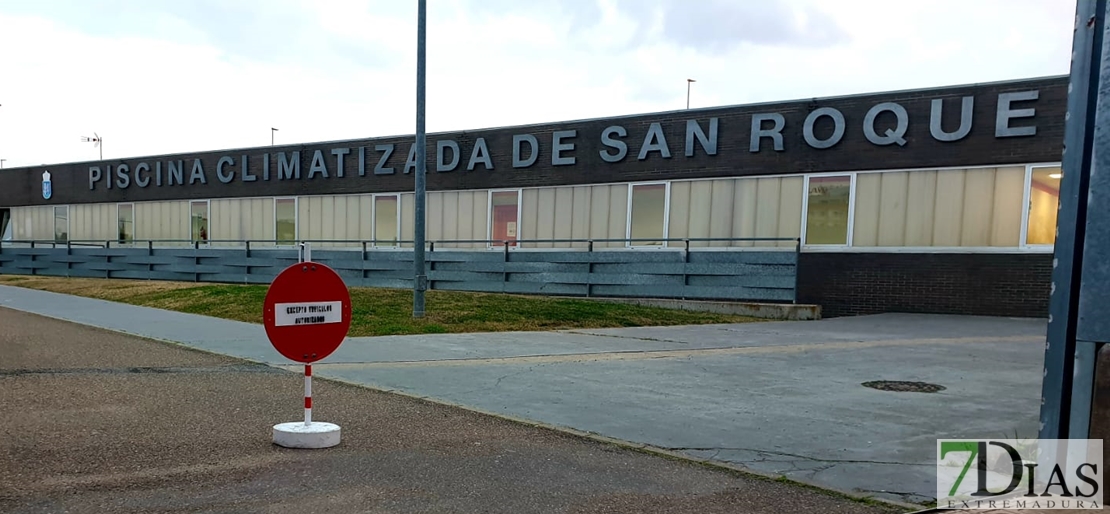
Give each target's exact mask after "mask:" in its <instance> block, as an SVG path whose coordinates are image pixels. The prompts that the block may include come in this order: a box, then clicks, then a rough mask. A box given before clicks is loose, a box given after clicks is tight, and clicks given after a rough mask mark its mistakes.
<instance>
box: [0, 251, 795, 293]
mask: <svg viewBox="0 0 1110 514" xmlns="http://www.w3.org/2000/svg"><path fill="white" fill-rule="evenodd" d="M642 241H647V242H658V243H663V242H667V243H673V242H681V243H682V245H681V246H679V245H674V246H668V247H663V246H662V245H660V246H657V247H654V248H645V247H636V246H633V247H629V248H606V249H605V250H611V251H601V250H599V249H598V248H595V244H606V243H614V242H615V243H625V244H626V245H630V244H632V243H635V242H642ZM406 242H407V241H375V240H336V239H332V240H326V239H321V240H298V241H296V242H294V241H288V240H282V239H269V240H208V241H196V240H189V239H162V240H132V241H78V240H73V241H65V242H61V241H41V240H40V241H30V240H28V241H20V240H17V241H4V242H2V243H0V273H3V274H29V275H47V276H66V277H90V278H131V279H153V280H186V281H190V282H225V283H269V281H271V280H272V279H273V277H274V276H276V273H277V272H278V271H280V270H281V269H284V267H286V266H288V265H290V264H291V263H293V262H296V260H297V259H298V256H299V255H300V254H299V252H300V251H302V248H303V247H302V243H307V246H308V247H310V248H311V249H312V256H313V260H316V261H318V262H323V263H325V264H328V265H329V266H333V267H334V268H335V269H336V270H337V271H338V272H340V274H341V275H342V276H344V277H345V280H349V282H348V284H349V285H351V286H363V287H393V288H408V287H411V285H412V281H413V280H414V275H413V270H412V259H413V257H414V256H413V254H414V252H413V251H412V248H411V247H409V248H403V247H399V245H400V244H404V243H406ZM711 242H733V243H735V242H751V243H760V242H762V243H790V245H789V246H778V247H771V246H763V247H739V246H717V247H697V246H693V245H696V244H698V243H711ZM375 243H378V244H380V243H388V244H390V245H392V246H391V247H390V248H389V250H392V251H371V249H383V248H382V247H380V246H379V247H372V246H370V245H373V244H375ZM453 243H454V244H462V243H465V244H481V245H493V244H495V243H503V244H502V245H501V246H486V247H482V248H473V247H472V248H445V245H450V244H453ZM514 243H515V244H528V243H550V244H563V245H565V244H566V243H576V244H580V245H584V247H578V248H574V247H558V248H540V249H538V250H544V251H528V250H531V249H521V248H517V247H515V246H514ZM221 244H225V245H235V246H219V245H221ZM326 244H346V245H349V246H347V247H327V246H321V245H326ZM800 248H801V245H800V242H799V241H798V239H796V238H681V239H679V238H667V239H614V238H599V239H527V240H523V239H522V240H493V239H477V240H469V239H455V240H436V241H429V242H428V243H427V246H426V249H427V250H429V258H428V260H427V264H426V270H427V275H428V282H429V287H430V288H431V289H453V290H467V291H484V292H506V293H525V294H545V295H565V296H587V297H590V296H609V297H640V298H644V297H653V298H664V297H669V298H684V299H731V300H750V301H788V302H791V301H796V294H797V286H798V282H797V278H798V273H797V269H798V263H799V259H800ZM357 249H361V250H362V251H361V252H356V251H354V250H357ZM383 250H384V249H383ZM439 250H446V251H439ZM490 250H495V251H492V252H491V251H490ZM612 250H617V251H612ZM698 250H727V251H723V252H710V251H698Z"/></svg>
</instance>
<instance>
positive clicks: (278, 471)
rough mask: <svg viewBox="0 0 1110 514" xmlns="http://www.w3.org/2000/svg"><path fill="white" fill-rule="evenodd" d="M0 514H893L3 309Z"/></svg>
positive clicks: (0, 335) (0, 323)
mask: <svg viewBox="0 0 1110 514" xmlns="http://www.w3.org/2000/svg"><path fill="white" fill-rule="evenodd" d="M0 327H3V329H2V330H0V352H2V355H3V358H2V359H0V405H3V406H4V408H5V410H6V413H5V415H4V416H0V511H2V512H6V513H38V512H71V513H81V512H96V513H102V512H113V513H126V512H211V513H218V512H248V513H253V512H258V513H264V512H265V513H268V512H339V513H342V512H467V513H470V512H505V513H526V512H566V513H589V512H613V513H617V512H619V513H630V512H698V513H715V512H722V513H723V512H739V513H780V512H782V513H787V512H788V513H803V514H804V513H811V512H812V513H852V514H866V513H879V512H898V511H899V510H900V509H896V508H891V507H888V506H878V505H871V504H864V503H859V502H856V501H853V500H849V499H845V498H843V497H839V496H836V495H832V494H829V493H826V492H823V491H819V490H815V489H811V488H805V487H799V486H796V485H791V484H786V483H782V482H776V481H771V480H767V479H763V478H757V477H752V476H746V475H742V474H737V473H733V472H728V471H721V470H718V469H711V468H708V467H704V466H701V465H698V464H694V463H690V462H684V461H680V460H674V459H666V458H662V457H658V456H654V455H649V454H645V453H642V452H638V451H634V450H629V449H626V448H622V447H618V446H615V445H610V444H604V443H600V442H596V441H591V440H584V439H581V438H578V437H573V436H569V435H566V434H562V433H559V432H556V431H552V430H548V429H544V428H536V427H532V426H526V425H523V424H519V423H514V422H511V421H506V420H503V419H499V418H495V417H490V416H485V415H481V414H478V413H474V412H470V411H467V410H464V409H458V408H452V407H448V406H443V405H438V404H433V403H428V402H425V401H421V400H417V399H412V398H407V397H403V396H398V395H393V394H388V393H381V392H376V391H372V390H368V389H365V388H362V387H357V386H353V385H346V384H341V383H335V382H330V381H327V380H320V379H317V380H316V381H315V383H314V400H315V405H314V407H315V409H314V419H318V420H321V421H329V422H334V423H338V424H339V425H340V426H342V428H343V442H342V443H341V444H340V445H339V446H337V447H334V448H329V449H326V450H290V449H284V448H280V447H277V446H275V445H273V444H272V443H271V439H270V427H271V426H272V425H273V424H275V423H280V422H285V421H296V420H298V419H301V416H302V415H303V411H302V409H301V396H302V393H303V378H302V377H301V375H299V374H297V373H293V372H287V371H283V370H280V369H277V368H274V367H270V366H266V365H262V364H257V363H251V362H247V361H243V360H239V359H235V358H230V357H226V356H220V355H215V354H210V353H204V352H200V351H195V350H190V349H187V348H184V347H181V346H177V345H173V344H168V343H164V342H157V341H151V340H148V339H142V338H138V337H133V336H127V335H121V334H118V333H114V332H110V331H107V330H101V329H97V328H92V327H88V326H83V325H78V324H75V323H69V322H65V321H60V320H54V319H49V318H44V317H40V316H37V315H33V314H28V313H23V312H17V311H12V310H8V309H2V308H0Z"/></svg>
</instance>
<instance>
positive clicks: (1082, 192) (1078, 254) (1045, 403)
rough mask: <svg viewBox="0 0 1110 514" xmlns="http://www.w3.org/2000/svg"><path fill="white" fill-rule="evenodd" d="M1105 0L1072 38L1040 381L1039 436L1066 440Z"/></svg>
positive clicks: (1087, 12)
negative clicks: (1053, 250) (1055, 235)
mask: <svg viewBox="0 0 1110 514" xmlns="http://www.w3.org/2000/svg"><path fill="white" fill-rule="evenodd" d="M1105 13H1106V0H1079V1H1078V3H1077V6H1076V19H1075V34H1074V37H1073V40H1072V63H1071V77H1070V84H1069V91H1070V93H1069V94H1068V111H1067V112H1068V115H1067V117H1066V121H1065V124H1064V148H1066V149H1067V151H1066V152H1064V155H1063V173H1064V176H1063V178H1062V179H1061V181H1060V208H1059V212H1058V215H1057V216H1058V221H1057V234H1058V235H1057V239H1056V248H1055V254H1054V256H1053V257H1054V259H1053V262H1054V269H1053V270H1052V294H1051V297H1050V300H1049V323H1048V332H1047V337H1046V343H1045V357H1044V362H1045V368H1044V379H1043V380H1042V382H1041V413H1040V421H1041V423H1040V431H1039V434H1038V438H1040V439H1066V438H1067V437H1068V434H1069V432H1070V427H1069V414H1070V413H1071V410H1072V409H1071V408H1072V406H1071V401H1072V380H1073V374H1074V370H1075V339H1076V327H1077V325H1078V314H1077V311H1078V309H1077V307H1078V300H1079V289H1080V271H1081V270H1082V269H1083V263H1082V259H1083V245H1084V238H1085V224H1086V223H1085V222H1086V219H1087V189H1088V181H1089V178H1090V174H1091V153H1092V146H1093V145H1092V139H1093V137H1094V124H1095V108H1096V103H1097V92H1098V84H1099V72H1098V69H1099V68H1098V65H1099V63H1100V61H1101V60H1102V41H1103V30H1104V27H1105Z"/></svg>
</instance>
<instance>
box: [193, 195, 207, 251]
mask: <svg viewBox="0 0 1110 514" xmlns="http://www.w3.org/2000/svg"><path fill="white" fill-rule="evenodd" d="M189 219H190V225H191V233H192V238H193V241H201V242H205V241H208V202H192V203H191V204H189Z"/></svg>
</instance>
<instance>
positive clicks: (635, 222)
mask: <svg viewBox="0 0 1110 514" xmlns="http://www.w3.org/2000/svg"><path fill="white" fill-rule="evenodd" d="M669 189H670V187H669V184H666V183H662V184H629V189H628V236H627V237H628V239H631V240H632V241H629V242H628V246H667V245H666V242H665V241H663V240H664V239H666V238H667V208H668V207H669V204H668V202H667V199H668V197H669V195H668V194H667V193H668V191H669Z"/></svg>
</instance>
